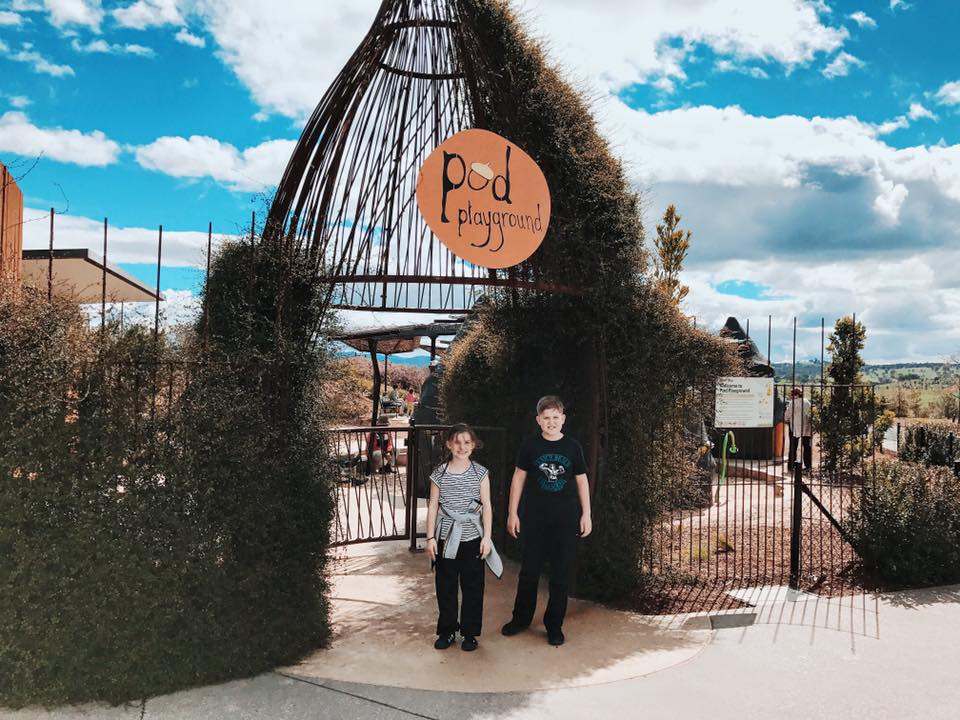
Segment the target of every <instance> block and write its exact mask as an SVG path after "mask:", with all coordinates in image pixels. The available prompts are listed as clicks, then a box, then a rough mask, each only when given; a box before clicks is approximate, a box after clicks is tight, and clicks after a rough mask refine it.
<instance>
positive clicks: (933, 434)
mask: <svg viewBox="0 0 960 720" xmlns="http://www.w3.org/2000/svg"><path fill="white" fill-rule="evenodd" d="M898 455H899V456H900V458H901V459H902V460H906V461H908V462H918V463H923V464H924V465H934V466H944V467H950V468H952V467H953V466H954V464H955V463H957V462H960V431H958V430H957V426H956V425H954V424H953V423H949V424H948V423H944V422H934V423H911V424H909V425H906V426H904V429H903V430H901V438H900V450H899V453H898Z"/></svg>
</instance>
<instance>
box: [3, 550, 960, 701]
mask: <svg viewBox="0 0 960 720" xmlns="http://www.w3.org/2000/svg"><path fill="white" fill-rule="evenodd" d="M359 557H366V558H367V559H366V560H365V561H363V562H365V563H366V570H367V572H366V573H365V575H366V578H367V579H366V580H364V581H362V582H366V583H367V584H368V590H370V591H373V592H377V591H379V592H381V593H382V594H381V595H380V600H379V601H377V602H369V603H367V604H368V605H369V606H370V608H371V610H370V613H371V614H370V615H368V618H376V617H377V615H376V613H377V612H380V613H382V616H381V618H390V617H393V618H395V620H390V621H389V622H395V621H399V620H396V619H398V618H402V617H403V615H402V614H396V613H392V612H391V611H389V610H387V611H384V610H382V608H384V607H387V608H389V607H390V605H391V602H392V601H391V599H390V598H391V597H397V596H396V595H393V596H391V593H396V592H397V588H396V587H394V589H393V590H390V589H389V585H390V583H395V579H391V578H395V575H394V573H393V570H395V569H396V566H395V565H394V566H392V565H391V563H396V562H400V561H399V560H398V559H397V558H396V557H394V554H393V553H392V552H385V553H383V554H382V555H381V556H379V557H378V556H377V555H376V554H374V555H366V556H363V555H361V556H359ZM378 568H381V569H384V570H387V571H389V572H383V573H377V572H376V570H377V569H378ZM378 574H379V575H380V576H381V577H383V578H385V580H384V581H383V585H382V587H381V586H380V585H379V584H378V580H377V575H378ZM342 587H344V588H349V587H353V588H354V589H356V587H357V586H356V585H352V586H351V585H350V584H349V583H347V584H346V585H344V586H342ZM417 587H418V588H419V590H418V597H420V600H421V602H423V603H425V604H426V605H428V606H429V605H430V603H432V597H431V592H430V588H429V586H426V587H424V586H423V584H419V585H418V586H417ZM400 597H402V598H403V599H405V600H407V599H409V598H406V596H404V595H403V592H402V591H401V595H400ZM741 598H743V599H745V600H747V601H748V602H751V603H753V604H755V607H753V608H749V609H742V610H737V611H733V612H729V613H723V614H720V615H714V616H712V617H707V616H704V615H681V616H671V617H666V618H637V617H636V616H623V617H619V618H617V617H616V614H615V613H610V614H609V615H603V616H600V615H597V617H603V618H606V620H607V622H599V623H596V624H588V622H587V620H586V616H581V621H582V622H580V623H579V624H578V622H577V618H576V617H571V620H570V622H569V623H568V629H569V635H570V642H569V643H568V644H567V645H565V646H564V647H563V648H559V649H554V648H548V647H547V646H546V645H545V643H543V642H542V639H541V638H540V637H539V635H537V634H534V633H533V632H531V633H529V636H528V637H526V638H520V639H519V640H518V639H517V638H514V639H512V641H513V642H511V640H508V639H504V638H499V637H498V636H495V637H493V636H492V637H484V638H483V639H482V640H481V642H482V648H481V649H482V650H486V652H485V653H481V652H479V651H478V652H476V653H473V654H472V655H471V654H468V653H463V652H461V651H460V650H459V649H456V648H451V649H449V650H447V651H444V652H443V653H440V652H437V651H434V650H433V649H432V648H431V647H430V646H429V644H428V643H421V644H417V645H416V651H415V652H413V653H410V652H409V648H407V647H405V645H404V644H403V643H399V644H398V643H395V642H394V639H390V640H388V641H384V638H385V637H389V636H390V633H391V632H394V630H391V629H390V628H389V627H387V626H386V625H385V624H384V623H383V622H381V623H380V624H379V625H372V624H368V625H363V624H361V623H360V620H359V619H358V618H359V616H358V615H357V614H356V613H357V612H358V611H357V606H358V605H361V604H362V603H360V602H357V601H358V600H361V599H362V598H353V599H352V600H344V599H343V598H341V599H339V600H337V601H336V605H337V608H338V609H337V612H338V613H343V612H349V613H353V617H354V620H353V621H352V622H354V623H355V624H354V625H352V626H351V627H350V628H349V629H348V630H343V631H342V632H341V635H340V637H339V639H338V642H337V643H336V645H335V646H334V647H333V648H331V649H330V650H326V651H322V652H320V653H317V654H316V655H314V656H313V657H312V658H310V659H309V660H308V661H307V662H305V663H304V664H303V665H301V666H297V667H295V668H286V669H281V670H278V671H276V672H273V673H268V674H265V675H261V676H259V677H255V678H251V679H248V680H242V681H236V682H231V683H227V684H223V685H217V686H211V687H206V688H199V689H196V690H190V691H185V692H180V693H176V694H173V695H168V696H164V697H157V698H152V699H150V700H148V701H147V702H146V704H145V706H140V705H137V706H130V707H118V708H109V707H105V706H95V705H93V706H85V707H82V708H60V709H56V710H51V711H44V710H36V709H30V710H23V711H19V712H13V713H10V712H7V713H4V712H2V711H0V717H2V718H4V719H6V718H10V719H15V720H39V719H40V718H49V719H50V720H54V719H55V720H79V719H80V718H105V719H106V720H114V719H116V720H120V719H121V718H122V719H123V720H137V719H138V718H141V717H142V718H145V719H150V720H154V719H157V720H159V719H164V720H174V719H181V718H182V719H183V720H205V719H207V718H211V719H212V718H236V719H237V720H246V719H247V718H271V719H274V718H275V719H277V720H301V719H304V720H305V719H306V718H311V719H317V718H337V719H338V720H339V719H348V718H375V719H381V718H382V719H390V720H392V719H393V718H398V719H399V718H417V717H420V718H437V719H438V720H439V719H441V718H442V719H443V720H447V719H448V718H449V719H454V720H456V719H459V718H463V719H468V718H469V719H470V720H487V719H490V720H492V719H493V718H497V719H498V720H505V719H510V720H512V719H514V718H516V719H520V718H550V720H565V719H566V718H571V719H573V718H578V719H579V718H583V717H588V718H594V717H596V718H618V717H622V718H624V719H626V718H633V717H650V718H661V717H663V718H666V717H669V718H703V717H709V718H711V720H726V719H728V718H729V719H730V720H734V719H736V720H743V719H744V718H748V719H749V718H777V719H778V720H781V719H782V720H791V719H793V718H796V719H798V720H799V719H800V718H803V720H808V719H809V718H811V717H820V718H857V719H859V718H864V717H866V718H878V719H886V718H890V719H896V720H908V719H909V718H924V719H925V720H940V719H941V718H942V719H944V720H946V719H948V718H949V719H950V720H953V719H954V718H957V717H958V716H960V710H958V707H960V682H958V680H957V673H958V668H960V643H958V642H957V640H958V638H960V586H953V587H948V588H934V589H929V590H922V591H911V592H904V593H891V594H889V595H885V596H881V597H876V596H872V595H859V596H854V597H844V598H835V599H823V598H819V597H816V596H811V595H804V594H800V595H794V594H793V593H791V592H788V591H786V590H785V589H783V588H767V589H763V590H756V591H753V592H751V593H742V594H741ZM430 612H431V613H432V607H431V608H430ZM589 612H597V613H600V612H601V611H600V610H599V609H596V610H593V609H591V610H589ZM603 612H606V613H609V611H603ZM487 617H488V621H489V622H491V624H493V623H494V621H499V620H500V618H499V617H496V618H494V617H493V616H492V615H491V614H488V616H487ZM588 626H589V633H585V632H584V631H585V630H587V629H588ZM631 627H633V628H636V632H635V633H633V635H632V636H631V634H630V632H629V628H631ZM430 630H431V628H429V627H428V628H426V630H425V631H424V630H422V629H414V631H415V632H416V633H418V634H421V633H422V634H423V636H424V639H429V637H428V636H429V635H430V634H431V633H430ZM490 630H495V628H494V627H491V628H490ZM385 633H386V635H385ZM588 634H589V635H590V637H589V638H588V637H586V635H588ZM617 636H623V637H620V638H619V639H617ZM606 638H613V639H614V641H615V642H616V643H619V644H615V645H613V646H611V652H610V653H609V656H608V659H607V661H606V662H605V661H604V658H603V655H602V649H603V646H604V640H605V639H606ZM664 638H669V639H670V642H669V644H670V645H671V646H672V649H673V650H676V649H677V648H678V647H680V648H682V649H683V652H682V653H680V654H675V655H671V656H669V659H668V656H664V655H661V654H659V652H658V651H657V650H658V646H657V645H656V643H662V642H663V641H664ZM417 642H418V643H419V640H418V641H417ZM631 642H632V643H633V644H632V645H631ZM648 642H653V643H654V645H653V646H648V645H647V643H648ZM348 645H349V646H352V647H353V649H352V650H351V649H349V647H346V646H348ZM362 645H365V646H367V647H368V648H369V653H370V654H369V658H370V662H369V663H363V662H362V658H361V657H360V656H361V655H362V653H360V651H359V650H358V649H357V648H359V647H360V646H362ZM337 646H340V647H339V649H338V647H337ZM660 649H662V648H660ZM651 650H653V652H651ZM338 653H340V654H339V655H338ZM378 655H379V656H381V657H380V658H378V657H377V656H378ZM652 657H658V658H659V659H658V660H657V662H655V663H653V662H651V658H652ZM384 660H385V661H384ZM346 662H350V663H354V665H353V666H352V670H351V672H352V674H353V676H355V679H357V680H363V681H364V682H345V681H344V680H343V679H339V680H338V679H331V678H336V677H341V676H342V670H343V664H344V663H346ZM389 665H393V666H397V667H395V668H394V669H393V670H392V671H391V672H393V673H394V677H398V676H403V677H407V678H413V679H414V681H415V683H414V684H415V685H419V686H420V687H425V686H427V687H431V686H435V685H436V677H437V676H441V677H444V676H446V677H451V678H457V677H459V678H460V680H458V682H468V685H463V686H461V687H467V686H469V688H470V689H471V690H472V692H442V691H437V690H425V689H411V687H396V686H394V687H387V686H385V685H384V684H383V681H382V680H380V681H379V682H378V677H377V676H378V675H382V673H383V672H384V667H386V666H389ZM504 666H507V672H503V671H504ZM575 666H580V667H581V669H582V672H571V671H570V668H571V667H575ZM618 667H619V668H620V670H621V671H622V673H621V674H622V675H623V676H621V677H617V678H616V679H614V680H611V681H603V680H604V678H605V677H607V678H609V677H612V676H610V675H607V676H604V675H603V674H602V673H601V674H600V675H597V674H596V671H598V670H609V669H610V668H614V669H615V668H618ZM398 668H399V669H398ZM518 668H519V670H518ZM451 671H452V672H451ZM631 671H632V672H636V674H634V675H629V673H630V672H631ZM404 673H406V675H404ZM445 673H446V675H444V674H445ZM514 674H519V675H521V676H522V677H523V678H525V679H524V680H523V681H522V682H521V681H520V680H515V682H516V683H517V684H518V685H523V684H527V685H529V684H530V683H531V682H534V683H535V684H536V685H537V687H538V688H539V689H532V690H524V691H514V692H490V691H489V690H490V689H491V687H497V685H496V683H498V682H501V681H499V680H497V677H498V676H507V677H509V676H511V675H514ZM627 675H629V676H627ZM531 679H532V680H531Z"/></svg>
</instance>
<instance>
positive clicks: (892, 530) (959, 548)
mask: <svg viewBox="0 0 960 720" xmlns="http://www.w3.org/2000/svg"><path fill="white" fill-rule="evenodd" d="M846 527H847V529H848V531H849V532H850V534H851V536H852V537H853V544H854V547H855V548H856V550H857V552H858V553H859V554H860V557H861V558H862V560H863V565H864V569H865V570H866V571H867V572H868V573H870V574H873V575H876V576H877V577H878V578H880V579H883V580H885V581H887V582H891V583H895V584H898V585H905V586H923V585H933V584H944V583H955V582H960V480H958V479H957V478H956V477H954V475H953V473H952V472H950V471H948V470H946V469H944V468H932V467H927V466H924V465H920V464H916V463H906V462H898V461H889V460H881V461H879V462H878V463H877V470H876V477H875V478H871V477H868V478H867V479H866V482H865V485H864V487H863V491H862V494H861V495H860V496H859V497H858V498H857V499H856V500H855V502H854V504H853V506H852V508H851V511H850V514H849V517H848V520H847V521H846Z"/></svg>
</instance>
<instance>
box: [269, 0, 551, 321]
mask: <svg viewBox="0 0 960 720" xmlns="http://www.w3.org/2000/svg"><path fill="white" fill-rule="evenodd" d="M461 10H462V8H461V7H460V3H459V2H458V0H384V2H383V3H382V4H381V6H380V9H379V11H378V12H377V16H376V19H375V20H374V23H373V26H372V27H371V29H370V31H369V32H368V33H367V35H366V37H365V38H364V39H363V42H361V43H360V46H359V47H358V48H357V50H356V51H355V52H354V54H353V56H352V57H351V58H350V60H349V61H348V62H347V64H346V66H345V67H344V68H343V70H341V72H340V74H339V75H338V76H337V77H336V79H335V80H334V81H333V83H332V84H331V86H330V87H329V89H328V90H327V92H326V94H325V95H324V96H323V98H322V99H321V101H320V104H319V105H318V106H317V108H316V110H315V111H314V112H313V115H312V116H311V117H310V119H309V121H308V122H307V124H306V127H305V128H304V131H303V134H302V135H301V137H300V140H299V142H298V143H297V147H296V149H295V150H294V152H293V155H292V156H291V158H290V161H289V163H288V165H287V168H286V171H285V172H284V175H283V179H282V180H281V182H280V185H279V187H278V189H277V194H276V197H275V199H274V202H273V205H272V207H271V210H270V216H269V218H268V223H267V228H268V233H274V237H280V238H283V239H285V240H286V241H287V242H291V243H295V245H296V247H298V248H300V249H305V250H307V251H308V253H309V256H310V257H311V259H312V261H313V262H314V263H315V267H316V271H317V276H318V278H319V280H320V281H321V282H323V283H325V284H327V285H329V288H330V290H329V295H328V304H329V305H330V306H332V307H339V308H352V309H370V310H398V311H399V310H405V311H424V312H457V311H464V310H468V309H469V308H470V307H471V306H472V304H473V302H474V301H475V300H476V298H477V297H478V296H479V295H481V294H483V293H484V292H488V291H489V290H490V289H491V288H494V287H499V288H504V287H511V288H541V289H542V288H543V286H541V285H539V284H538V283H536V282H534V280H533V278H534V275H533V273H532V272H531V271H530V268H529V267H528V268H526V269H524V267H523V266H520V267H519V268H511V269H508V270H497V271H494V270H488V269H486V268H482V267H477V266H474V265H471V264H470V263H466V262H464V261H463V260H460V259H459V258H457V257H456V256H454V255H453V253H451V252H450V251H449V250H448V249H447V248H446V247H445V246H444V245H443V244H442V243H441V242H440V241H439V240H438V239H437V238H436V237H435V236H434V235H433V233H432V232H431V231H430V229H429V228H428V227H427V225H426V223H425V222H424V221H423V219H422V217H421V216H420V213H419V211H418V208H417V204H416V198H415V193H416V182H417V176H418V173H419V170H420V167H421V166H422V164H423V161H424V160H425V159H426V157H427V155H429V154H430V152H431V151H433V149H434V148H436V146H437V145H439V144H440V143H441V142H443V141H444V140H445V139H446V138H448V137H450V136H451V135H453V134H455V133H457V132H459V131H461V130H464V129H467V128H471V127H481V128H483V127H486V123H485V122H484V118H483V117H482V112H483V111H482V107H483V103H482V102H480V100H481V98H482V94H483V93H484V92H486V88H488V87H489V85H490V84H489V83H487V82H485V78H489V77H490V76H489V73H490V72H491V67H493V65H491V61H492V59H491V58H487V57H486V56H485V54H484V51H483V49H482V47H481V46H480V43H479V42H478V41H477V36H476V34H475V33H473V32H472V31H471V28H470V23H469V21H468V20H467V19H466V18H465V16H464V14H463V13H462V12H461Z"/></svg>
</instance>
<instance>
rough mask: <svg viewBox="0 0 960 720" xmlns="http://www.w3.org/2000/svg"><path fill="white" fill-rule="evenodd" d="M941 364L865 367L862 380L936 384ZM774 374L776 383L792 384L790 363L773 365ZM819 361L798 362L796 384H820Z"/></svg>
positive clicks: (827, 365) (791, 365) (895, 364)
mask: <svg viewBox="0 0 960 720" xmlns="http://www.w3.org/2000/svg"><path fill="white" fill-rule="evenodd" d="M827 367H829V361H828V362H827V364H826V365H825V366H824V367H823V374H824V376H826V371H827ZM942 368H943V363H890V364H885V365H865V366H864V368H863V375H864V379H865V380H866V381H867V382H871V383H875V384H878V385H883V384H886V383H892V382H910V381H917V382H921V383H936V382H938V381H939V380H940V372H941V370H942ZM773 369H774V372H775V373H776V380H777V382H785V383H788V382H792V380H793V364H792V363H774V364H773ZM820 372H821V368H820V361H819V360H812V361H806V362H798V363H797V368H796V373H797V382H798V383H801V384H808V383H819V382H820Z"/></svg>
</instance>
